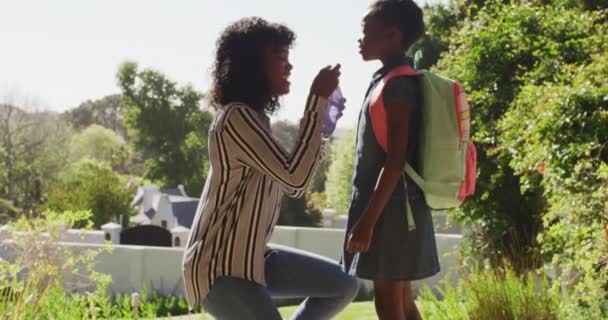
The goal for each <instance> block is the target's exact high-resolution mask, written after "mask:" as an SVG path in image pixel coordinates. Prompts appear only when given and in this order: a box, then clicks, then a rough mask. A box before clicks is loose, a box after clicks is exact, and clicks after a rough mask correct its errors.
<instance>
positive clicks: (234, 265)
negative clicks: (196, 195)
mask: <svg viewBox="0 0 608 320" xmlns="http://www.w3.org/2000/svg"><path fill="white" fill-rule="evenodd" d="M326 104H327V100H326V99H324V98H321V97H318V96H315V95H311V96H309V97H308V100H307V103H306V108H305V111H304V117H303V119H302V122H301V124H300V134H299V138H298V140H297V141H298V143H297V144H296V145H295V146H294V149H293V151H292V152H291V153H287V152H285V150H284V149H283V147H282V146H281V145H279V144H278V143H277V142H276V141H275V139H273V137H272V135H271V132H270V125H269V121H268V118H267V117H266V116H265V115H263V114H260V113H258V112H256V111H254V110H253V109H251V108H249V107H247V106H246V105H244V104H241V103H232V104H229V105H227V106H225V107H224V108H223V109H222V110H221V111H220V112H219V113H218V114H217V115H216V117H215V120H214V122H213V124H212V126H211V128H210V130H209V158H210V170H209V175H208V178H207V182H206V184H205V188H204V190H203V194H202V196H201V199H200V202H199V205H198V208H197V212H196V217H195V218H194V222H193V224H192V231H191V233H190V237H189V239H188V245H187V247H186V251H185V253H184V259H183V272H184V281H185V287H186V298H187V299H188V302H189V304H190V305H198V304H201V303H202V302H203V301H204V299H205V297H206V295H207V293H208V292H209V288H210V287H211V286H212V285H213V282H214V280H215V279H217V278H218V277H222V276H231V277H239V278H243V279H247V280H251V281H255V282H257V283H260V284H262V285H265V279H264V255H265V253H266V250H267V247H266V244H267V242H268V241H269V239H270V236H271V233H272V230H273V228H274V225H275V224H276V222H277V220H278V214H279V209H280V200H281V198H282V196H283V194H287V195H289V196H292V197H299V196H301V195H302V194H303V192H304V189H305V187H306V185H307V184H308V182H309V181H310V179H311V177H312V175H313V172H314V169H315V166H316V164H317V163H318V160H319V159H320V158H321V157H322V154H323V139H322V135H321V128H322V123H321V120H322V119H321V117H322V116H321V115H322V111H323V110H322V108H324V107H325V105H326Z"/></svg>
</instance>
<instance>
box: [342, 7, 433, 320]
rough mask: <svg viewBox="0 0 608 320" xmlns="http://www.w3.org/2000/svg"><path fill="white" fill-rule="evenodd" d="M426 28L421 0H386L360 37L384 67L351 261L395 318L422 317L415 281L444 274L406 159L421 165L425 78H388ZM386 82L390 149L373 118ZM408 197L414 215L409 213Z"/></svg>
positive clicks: (365, 154)
mask: <svg viewBox="0 0 608 320" xmlns="http://www.w3.org/2000/svg"><path fill="white" fill-rule="evenodd" d="M423 32H424V24H423V20H422V10H421V9H420V8H419V7H418V6H417V5H416V4H415V3H414V2H413V0H378V1H376V2H374V3H373V4H372V5H371V7H370V10H369V12H368V13H367V15H366V16H365V18H364V19H363V38H362V39H361V40H359V43H360V48H361V51H360V53H361V55H362V56H363V60H365V61H372V60H380V61H381V62H382V64H383V66H382V68H381V69H380V70H378V71H377V72H376V73H374V75H373V78H372V81H371V84H370V87H369V90H368V92H367V94H366V98H365V100H364V104H363V108H362V110H361V114H360V116H359V125H358V129H357V147H356V148H357V150H356V159H355V169H354V177H353V187H352V192H351V204H350V208H349V219H348V225H347V238H346V245H345V249H346V251H345V253H344V264H345V268H346V270H354V272H355V273H356V275H357V276H359V277H361V278H366V279H371V280H373V281H374V288H375V304H376V312H377V314H378V316H379V318H380V319H387V320H389V319H390V320H402V319H408V320H411V319H420V314H419V313H418V310H417V308H416V305H415V303H414V297H413V294H412V289H411V285H410V281H412V280H418V279H423V278H426V277H430V276H432V275H434V274H436V273H438V272H439V262H438V257H437V248H436V245H435V235H434V230H433V222H432V218H431V210H430V208H429V207H428V205H427V204H426V202H425V200H424V197H423V194H422V192H421V190H420V189H419V188H418V186H416V184H415V183H414V182H413V181H412V180H411V179H409V178H408V177H405V175H404V173H403V168H404V164H405V163H406V161H407V162H409V163H410V164H411V165H412V166H413V167H414V168H417V163H416V159H417V153H418V145H417V141H418V135H419V124H420V117H421V107H422V97H421V89H420V84H419V81H418V80H419V79H418V78H416V77H415V76H400V77H395V78H392V79H390V80H388V82H387V83H383V82H382V79H383V78H384V77H385V76H386V75H387V74H388V73H389V72H390V71H391V70H393V69H394V68H397V67H401V66H404V65H411V59H409V58H407V57H405V56H404V53H405V51H406V50H407V49H408V48H409V47H410V46H411V45H412V44H413V43H414V42H415V41H416V40H418V39H419V37H420V36H422V34H423ZM378 85H383V86H384V87H383V88H384V90H383V92H382V95H381V98H380V99H383V103H384V109H385V110H384V112H385V114H386V121H385V122H386V135H387V150H386V152H385V151H384V149H383V148H381V146H380V144H379V143H378V141H377V138H376V136H375V135H374V131H373V128H372V123H371V118H370V107H371V100H372V93H374V90H375V89H376V87H377V86H378ZM406 193H407V195H406ZM408 200H409V205H410V208H411V211H410V213H412V215H413V221H408V220H411V219H408V215H407V214H406V213H407V212H408V210H407V205H408V204H407V203H406V201H408ZM412 226H415V228H414V229H413V230H412V228H410V227H412ZM355 253H358V254H355Z"/></svg>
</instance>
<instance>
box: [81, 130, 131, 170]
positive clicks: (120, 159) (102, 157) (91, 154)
mask: <svg viewBox="0 0 608 320" xmlns="http://www.w3.org/2000/svg"><path fill="white" fill-rule="evenodd" d="M129 157H130V153H129V148H128V146H127V143H126V142H125V140H124V139H123V138H122V137H121V136H119V135H118V134H116V133H115V132H114V131H112V130H110V129H106V128H104V127H102V126H100V125H97V124H94V125H91V126H89V127H88V128H86V129H84V130H83V131H82V132H81V133H78V134H76V135H74V137H73V138H72V141H71V142H70V158H71V159H72V161H73V162H76V161H79V160H82V159H90V160H96V161H100V162H105V163H109V164H110V165H111V166H112V168H114V169H115V170H117V171H119V172H122V173H126V169H127V166H128V161H129Z"/></svg>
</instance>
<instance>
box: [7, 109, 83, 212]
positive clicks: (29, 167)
mask: <svg viewBox="0 0 608 320" xmlns="http://www.w3.org/2000/svg"><path fill="white" fill-rule="evenodd" d="M7 99H8V100H7V101H9V102H12V103H13V104H0V197H2V198H5V199H7V200H9V201H11V202H12V204H13V205H14V206H16V207H19V208H21V213H22V214H26V215H28V216H35V215H36V214H37V212H38V210H37V208H38V205H39V204H40V202H41V201H42V200H43V199H42V194H43V192H44V189H45V188H46V185H48V184H49V183H52V182H53V181H54V180H55V179H56V177H57V173H58V172H60V171H61V170H63V168H65V166H66V165H67V158H66V157H65V155H66V153H67V150H66V148H65V146H66V142H67V141H68V140H69V139H70V137H71V131H70V129H69V126H67V125H66V123H65V122H64V121H63V120H61V119H60V117H59V116H58V115H56V114H54V113H52V112H36V111H35V110H34V108H35V106H33V105H32V104H33V102H31V101H30V100H29V99H27V98H23V97H10V98H7Z"/></svg>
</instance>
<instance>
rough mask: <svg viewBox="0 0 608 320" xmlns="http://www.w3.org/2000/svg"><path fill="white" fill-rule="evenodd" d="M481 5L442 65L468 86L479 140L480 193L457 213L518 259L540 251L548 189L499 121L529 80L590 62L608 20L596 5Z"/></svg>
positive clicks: (476, 245)
mask: <svg viewBox="0 0 608 320" xmlns="http://www.w3.org/2000/svg"><path fill="white" fill-rule="evenodd" d="M478 9H479V10H477V11H476V13H475V15H474V16H472V17H469V18H468V19H465V20H464V22H463V24H462V27H461V28H460V30H458V31H457V32H456V33H455V34H454V35H453V38H452V41H451V43H450V46H449V48H450V51H449V53H448V54H447V55H445V56H444V58H442V59H441V60H440V61H439V63H438V65H437V71H438V72H439V73H441V74H444V75H446V76H448V77H450V78H454V79H458V81H459V82H460V83H461V84H462V85H463V86H464V87H465V88H466V89H467V91H468V98H469V103H470V105H471V108H472V110H473V113H472V117H473V118H472V121H473V140H474V142H475V143H476V144H477V147H478V169H479V172H478V184H477V194H476V197H474V198H472V199H471V200H469V201H467V202H466V203H465V204H464V205H463V207H462V209H461V210H459V211H458V212H456V213H455V214H454V216H455V217H456V218H457V220H459V221H460V222H461V223H464V224H465V225H468V226H470V227H472V228H473V229H475V230H477V231H478V232H477V233H476V234H475V237H473V238H471V241H472V242H471V246H469V249H471V250H472V251H473V252H474V253H477V254H482V255H484V256H486V257H490V258H492V259H493V260H494V261H495V262H496V261H499V260H500V256H502V255H506V256H510V257H511V260H512V261H513V262H514V263H516V264H519V263H521V262H522V261H525V262H530V261H537V260H536V259H534V258H530V259H519V257H521V256H525V257H530V256H532V257H533V256H534V255H535V254H536V253H537V252H538V251H537V249H538V243H537V241H536V237H537V235H538V233H539V232H540V231H541V229H542V218H541V217H542V215H543V214H544V213H545V212H546V211H547V198H548V194H547V193H546V192H545V190H544V189H543V187H542V185H541V184H540V182H539V179H535V178H534V177H532V178H531V179H528V180H527V181H526V182H525V183H526V184H527V185H525V186H524V185H523V182H522V181H521V180H520V177H519V175H518V173H517V172H516V171H517V170H516V169H515V168H513V167H512V157H513V156H512V153H511V152H509V150H508V149H507V148H502V147H501V141H502V132H501V130H500V129H499V127H498V123H499V122H500V121H501V119H502V118H503V117H504V116H505V114H506V113H507V112H508V111H509V110H510V109H511V108H514V107H516V105H517V103H518V102H517V101H516V97H517V95H518V93H519V92H520V91H521V90H522V88H523V87H524V86H526V85H528V84H540V83H543V82H546V81H552V82H556V81H559V79H560V74H562V70H561V68H562V66H565V65H572V64H578V65H584V64H587V63H589V62H590V61H591V55H592V54H593V53H594V52H597V51H598V50H599V49H600V48H602V47H605V45H606V41H605V40H604V39H602V37H601V36H600V34H602V32H598V30H601V28H603V27H602V26H603V25H604V24H605V23H604V21H605V20H604V19H603V18H602V15H601V14H600V13H597V12H582V11H580V10H578V9H568V8H564V7H556V6H542V5H538V4H534V3H528V2H525V3H513V4H510V3H509V4H503V3H501V2H500V1H483V6H480V7H478ZM521 120H524V119H521ZM521 267H525V266H521Z"/></svg>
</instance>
